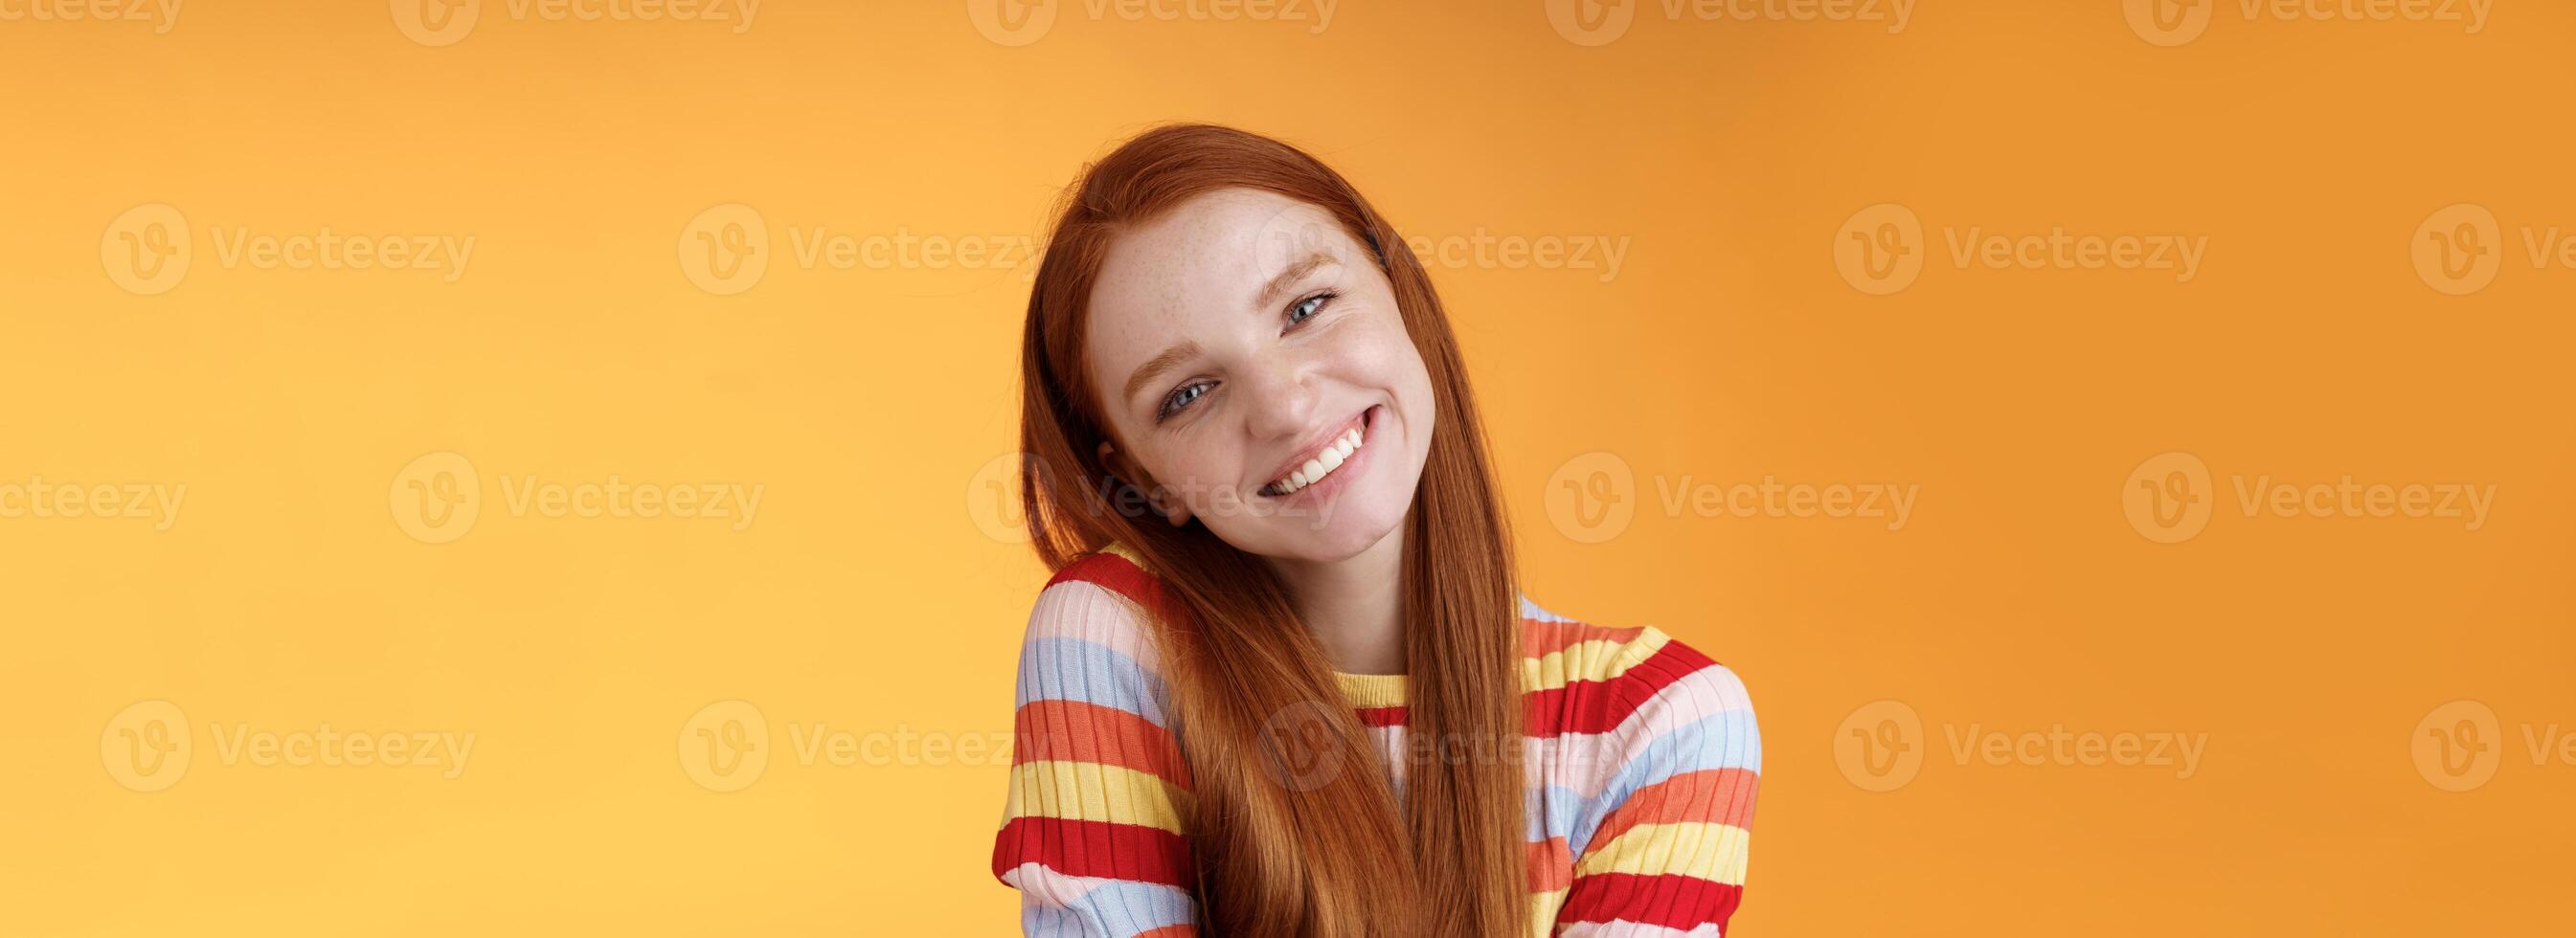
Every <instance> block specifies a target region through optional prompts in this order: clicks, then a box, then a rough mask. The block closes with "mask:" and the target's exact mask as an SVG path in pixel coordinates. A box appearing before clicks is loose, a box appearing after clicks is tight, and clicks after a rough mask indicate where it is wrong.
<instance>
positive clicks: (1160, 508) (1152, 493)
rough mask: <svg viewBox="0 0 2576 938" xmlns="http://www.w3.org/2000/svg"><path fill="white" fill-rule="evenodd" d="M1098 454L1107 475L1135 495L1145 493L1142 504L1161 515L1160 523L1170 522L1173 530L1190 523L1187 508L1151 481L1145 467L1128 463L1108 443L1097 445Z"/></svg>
mask: <svg viewBox="0 0 2576 938" xmlns="http://www.w3.org/2000/svg"><path fill="white" fill-rule="evenodd" d="M1099 452H1100V464H1101V465H1104V466H1107V467H1109V472H1110V474H1112V475H1115V476H1117V477H1118V478H1119V479H1121V480H1123V481H1125V482H1126V483H1127V484H1128V485H1131V486H1134V487H1135V488H1136V490H1137V491H1139V492H1143V493H1145V500H1146V501H1147V502H1149V503H1151V504H1152V505H1153V508H1154V510H1155V511H1157V512H1161V513H1162V515H1163V520H1165V521H1168V522H1171V525H1172V526H1173V527H1176V528H1177V527H1180V526H1181V525H1184V524H1188V523H1190V506H1189V505H1188V504H1187V503H1185V502H1183V501H1181V498H1180V495H1179V494H1178V493H1176V492H1173V491H1172V490H1171V489H1170V488H1168V487H1166V486H1164V485H1163V484H1162V483H1159V482H1156V481H1154V479H1153V476H1152V475H1151V474H1149V473H1147V472H1146V471H1145V467H1143V466H1139V465H1137V464H1136V461H1135V460H1132V459H1128V458H1127V454H1126V453H1122V452H1119V451H1118V448H1117V447H1115V446H1111V445H1109V441H1108V440H1102V441H1100V450H1099Z"/></svg>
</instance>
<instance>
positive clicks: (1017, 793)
mask: <svg viewBox="0 0 2576 938" xmlns="http://www.w3.org/2000/svg"><path fill="white" fill-rule="evenodd" d="M1099 556H1100V555H1094V556H1093V557H1092V558H1085V560H1083V561H1077V562H1076V563H1074V564H1071V565H1068V566H1067V567H1066V569H1065V570H1064V571H1063V572H1061V573H1059V574H1058V575H1057V576H1056V578H1055V579H1054V580H1053V581H1052V582H1050V583H1049V584H1048V585H1047V586H1046V588H1045V589H1043V590H1041V591H1040V592H1039V594H1038V598H1037V602H1036V605H1035V608H1033V609H1032V610H1031V611H1030V614H1029V624H1028V633H1027V636H1026V638H1025V639H1024V640H1023V642H1022V645H1021V650H1020V662H1019V684H1018V689H1017V692H1016V694H1015V708H1014V710H1015V717H1014V724H1015V726H1014V733H1015V742H1014V745H1013V750H1012V753H1011V777H1010V785H1009V794H1008V800H1007V803H1006V804H1005V805H1004V809H1003V814H1002V826H1001V830H1000V831H999V832H997V833H996V834H995V836H994V840H993V875H994V876H995V877H996V878H998V879H1000V880H1001V881H1002V882H1003V883H1006V884H1008V885H1010V886H1011V887H1013V888H1015V889H1018V890H1019V891H1020V895H1021V903H1020V907H1021V913H1020V923H1021V927H1022V930H1023V932H1024V933H1026V934H1029V935H1045V936H1066V938H1092V936H1117V938H1128V936H1138V935H1143V936H1151V938H1179V936H1185V935H1195V934H1196V933H1197V930H1196V923H1197V920H1198V906H1197V902H1196V900H1195V898H1194V897H1193V895H1192V894H1191V891H1190V886H1191V884H1192V883H1194V882H1195V880H1196V876H1195V873H1194V867H1193V865H1192V863H1191V861H1190V855H1189V848H1188V845H1187V843H1186V841H1185V840H1184V839H1183V836H1182V834H1183V831H1184V827H1183V820H1182V819H1183V818H1185V817H1187V816H1188V807H1189V803H1190V801H1189V799H1190V785H1189V778H1188V772H1187V767H1186V764H1185V763H1184V762H1183V761H1182V760H1181V757H1180V750H1179V747H1178V745H1177V743H1176V741H1175V740H1174V739H1173V738H1172V735H1171V733H1170V731H1169V729H1168V727H1169V725H1170V722H1169V719H1168V714H1167V711H1166V706H1167V705H1168V702H1169V696H1168V692H1167V691H1166V689H1165V687H1164V685H1163V680H1162V677H1161V676H1160V675H1159V674H1158V673H1156V662H1155V658H1154V654H1153V651H1152V647H1151V645H1150V644H1149V642H1148V641H1147V638H1148V633H1147V632H1146V628H1147V623H1146V622H1145V621H1144V619H1143V618H1142V615H1141V613H1140V612H1139V610H1138V608H1137V607H1136V606H1135V605H1134V604H1133V601H1132V600H1131V599H1129V598H1128V597H1127V596H1126V595H1123V594H1122V593H1121V592H1119V590H1118V588H1117V587H1120V586H1126V585H1129V584H1124V583H1118V582H1116V581H1114V580H1110V579H1109V578H1108V577H1104V576H1101V575H1100V574H1103V573H1114V571H1106V570H1104V569H1103V565H1102V564H1101V563H1100V562H1098V560H1097V558H1099ZM1086 565H1088V568H1087V569H1086ZM1130 569H1132V568H1130Z"/></svg>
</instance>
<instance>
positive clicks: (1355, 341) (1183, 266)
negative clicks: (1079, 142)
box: [1084, 189, 1434, 561]
mask: <svg viewBox="0 0 2576 938" xmlns="http://www.w3.org/2000/svg"><path fill="white" fill-rule="evenodd" d="M1090 304H1091V318H1090V322H1089V324H1088V326H1087V327H1086V334H1085V335H1084V341H1085V342H1086V343H1087V345H1086V348H1087V349H1088V352H1089V359H1090V368H1091V380H1092V386H1093V387H1095V388H1098V389H1099V394H1100V397H1101V401H1100V404H1101V407H1102V409H1103V410H1104V411H1105V412H1106V413H1107V414H1108V421H1109V429H1110V436H1111V442H1110V443H1105V444H1103V446H1102V451H1103V453H1104V454H1106V456H1107V460H1108V464H1109V466H1110V467H1111V470H1112V471H1114V472H1117V473H1118V474H1119V476H1120V477H1121V478H1123V479H1125V480H1127V481H1128V482H1129V483H1131V484H1134V485H1136V486H1138V487H1139V488H1142V489H1145V490H1147V491H1154V490H1156V489H1157V488H1158V487H1162V488H1163V489H1164V490H1165V491H1164V497H1162V498H1161V499H1160V500H1158V502H1157V506H1158V507H1160V508H1162V509H1164V510H1165V511H1166V512H1167V513H1172V514H1179V515H1180V517H1182V518H1187V517H1196V518H1198V519H1199V521H1200V522H1201V523H1203V524H1205V525H1207V526H1208V529H1209V530H1210V531H1213V532H1215V533H1216V535H1217V536H1218V537H1219V538H1222V539H1224V540H1225V542H1226V543H1228V544H1231V545H1233V546H1234V547H1235V548H1236V549H1239V550H1243V551H1245V552H1248V553H1252V554H1256V555H1259V556H1263V557H1273V558H1281V559H1294V560H1316V561H1333V560H1341V559H1344V558H1347V557H1350V556H1352V555H1354V554H1357V553H1359V552H1360V551H1361V550H1362V549H1364V548H1367V547H1368V546H1369V545H1371V544H1375V543H1377V541H1378V539H1380V538H1382V537H1385V536H1386V534H1387V533H1388V532H1390V531H1393V530H1395V527H1396V525H1398V524H1400V523H1402V522H1403V520H1404V515H1405V512H1406V510H1407V509H1408V508H1409V507H1410V506H1411V505H1412V504H1413V492H1414V488H1415V487H1416V486H1417V485H1418V484H1419V483H1420V481H1421V479H1422V466H1423V462H1424V461H1425V459H1426V458H1428V456H1429V454H1430V452H1431V426H1432V420H1433V416H1434V415H1433V413H1432V409H1433V408H1432V400H1431V376H1430V373H1429V372H1428V371H1427V370H1426V369H1425V368H1424V367H1423V365H1422V356H1421V354H1420V353H1419V352H1417V351H1416V350H1415V349H1414V347H1413V340H1412V339H1411V338H1410V337H1409V336H1407V335H1406V333H1405V331H1404V319H1403V316H1402V315H1401V314H1400V313H1399V312H1398V311H1397V310H1396V306H1395V292H1394V290H1393V289H1392V288H1391V287H1390V286H1389V285H1388V283H1387V279H1386V275H1385V274H1384V273H1383V272H1381V271H1379V270H1378V267H1377V262H1376V261H1375V260H1374V259H1373V258H1372V257H1371V255H1370V253H1369V250H1368V248H1367V247H1366V246H1365V245H1363V244H1361V243H1360V242H1358V241H1356V240H1354V239H1353V238H1352V237H1351V236H1350V234H1349V233H1348V232H1346V231H1344V230H1343V229H1342V226H1341V225H1340V224H1339V223H1338V222H1336V221H1334V220H1333V218H1332V216H1331V215H1329V214H1327V213H1325V212H1324V210H1323V209H1320V208H1317V207H1315V206H1313V205H1310V204H1307V203H1304V202H1300V201H1297V200H1294V199H1290V198H1287V197H1285V196H1281V195H1277V194H1274V193H1270V192H1266V191H1261V190H1255V189H1221V190H1217V191H1214V192H1209V193H1207V194H1204V195H1200V196H1197V197H1195V198H1192V199H1190V200H1189V201H1186V202H1183V203H1181V204H1180V205H1179V206H1176V207H1174V208H1173V209H1172V210H1171V211H1169V212H1167V213H1165V214H1163V215H1162V216H1160V217H1157V218H1156V219H1154V220H1153V221H1152V222H1150V223H1147V224H1143V225H1138V226H1134V227H1132V228H1129V229H1128V230H1126V231H1124V232H1122V233H1121V234H1120V235H1119V236H1118V238H1117V240H1116V241H1115V242H1114V243H1113V244H1112V245H1111V246H1110V249H1109V254H1108V257H1107V258H1106V260H1105V261H1104V262H1103V264H1102V266H1101V271H1100V276H1099V280H1098V282H1097V283H1096V284H1095V285H1094V286H1093V288H1092V292H1091V298H1090ZM1182 512H1186V514H1180V513H1182Z"/></svg>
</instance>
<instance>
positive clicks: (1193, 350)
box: [1124, 341, 1199, 401]
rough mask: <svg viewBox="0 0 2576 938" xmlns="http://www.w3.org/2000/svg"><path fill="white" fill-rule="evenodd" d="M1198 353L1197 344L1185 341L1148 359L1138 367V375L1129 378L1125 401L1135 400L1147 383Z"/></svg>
mask: <svg viewBox="0 0 2576 938" xmlns="http://www.w3.org/2000/svg"><path fill="white" fill-rule="evenodd" d="M1198 353H1199V344H1198V343H1197V342H1195V341H1184V342H1178V343H1174V344H1173V345H1172V347H1171V348H1167V349H1164V350H1163V353H1162V354H1160V355H1156V356H1154V357H1152V358H1149V359H1146V360H1145V363H1144V364H1142V365H1138V366H1136V373H1134V374H1131V375H1128V376H1127V394H1126V397H1125V398H1124V399H1126V400H1131V401H1132V400H1135V399H1136V392H1137V391H1139V390H1142V389H1143V388H1144V387H1145V382H1148V381H1152V380H1154V376H1155V375H1159V374H1162V373H1163V372H1166V371H1170V370H1172V369H1173V368H1174V367H1177V366H1179V365H1180V363H1182V362H1185V361H1188V360H1190V358H1191V357H1192V356H1195V355H1197V354H1198Z"/></svg>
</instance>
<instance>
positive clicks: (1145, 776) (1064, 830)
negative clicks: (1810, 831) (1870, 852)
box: [993, 545, 1762, 938]
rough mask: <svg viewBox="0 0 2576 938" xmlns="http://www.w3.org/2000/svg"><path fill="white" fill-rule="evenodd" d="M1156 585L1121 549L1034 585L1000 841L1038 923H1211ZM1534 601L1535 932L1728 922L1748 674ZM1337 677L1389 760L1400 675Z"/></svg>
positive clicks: (1025, 922) (1756, 774)
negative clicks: (1160, 649) (1173, 725)
mask: <svg viewBox="0 0 2576 938" xmlns="http://www.w3.org/2000/svg"><path fill="white" fill-rule="evenodd" d="M1159 588H1160V587H1159V586H1158V584H1157V581H1156V580H1155V579H1154V577H1153V576H1152V575H1151V574H1148V573H1146V572H1145V571H1144V570H1142V569H1141V568H1139V567H1138V566H1137V564H1136V562H1135V558H1134V555H1133V554H1131V553H1129V552H1127V551H1125V550H1124V549H1122V548H1121V547H1119V546H1117V545H1112V546H1111V547H1110V548H1109V549H1108V550H1106V551H1103V552H1099V553H1093V554H1087V555H1085V556H1083V557H1081V558H1080V559H1077V560H1075V561H1074V562H1072V563H1069V564H1066V565H1065V567H1064V569H1062V570H1060V571H1057V573H1056V574H1055V576H1054V578H1052V579H1050V580H1049V581H1048V582H1047V585H1046V587H1045V588H1044V589H1042V590H1041V591H1040V592H1039V593H1038V598H1037V604H1036V608H1035V609H1034V610H1033V611H1032V612H1031V614H1030V617H1029V624H1028V633H1027V637H1026V638H1025V640H1024V641H1023V643H1022V647H1021V651H1020V662H1019V689H1018V693H1017V699H1016V707H1017V715H1016V719H1015V723H1016V726H1015V729H1016V741H1015V745H1014V749H1013V752H1012V756H1011V778H1010V789H1009V796H1008V799H1007V803H1006V804H1005V806H1004V810H1003V813H1002V825H1001V830H1000V832H999V833H998V834H996V835H995V837H994V840H993V875H994V876H996V877H998V878H1000V879H1001V881H1002V882H1003V883H1005V884H1007V885H1010V886H1012V887H1014V888H1016V889H1018V890H1019V891H1020V894H1021V914H1020V923H1021V927H1022V930H1023V931H1024V932H1025V933H1027V934H1030V935H1050V936H1059V935H1060V936H1083V938H1089V936H1122V938H1124V936H1138V935H1141V936H1150V938H1180V936H1189V935H1195V934H1197V929H1196V923H1197V921H1198V914H1197V913H1198V904H1197V900H1196V898H1195V897H1194V896H1193V895H1192V894H1191V891H1190V884H1192V883H1194V882H1195V881H1196V872H1195V868H1194V866H1193V864H1192V861H1191V858H1190V852H1189V845H1188V843H1187V841H1186V839H1185V838H1184V837H1183V831H1184V830H1186V828H1185V826H1184V823H1185V822H1184V819H1185V818H1187V817H1188V816H1189V811H1188V808H1189V805H1190V798H1191V793H1190V782H1189V773H1188V769H1187V766H1186V764H1185V763H1184V762H1183V760H1182V757H1181V754H1180V750H1179V748H1178V745H1177V743H1176V742H1175V740H1174V739H1173V737H1172V735H1171V734H1170V732H1169V731H1168V729H1167V727H1169V726H1170V721H1169V716H1170V713H1169V710H1168V709H1167V708H1168V707H1169V705H1170V700H1169V698H1168V696H1167V690H1166V688H1165V686H1164V684H1163V680H1162V678H1161V676H1160V674H1159V672H1158V667H1157V663H1156V658H1155V652H1154V649H1153V646H1152V644H1151V642H1150V641H1149V638H1148V632H1147V630H1148V629H1149V628H1151V626H1150V625H1149V624H1148V622H1147V620H1146V619H1145V618H1144V615H1143V613H1142V611H1141V609H1142V607H1148V606H1151V605H1153V604H1155V603H1156V602H1157V601H1158V599H1157V596H1156V592H1157V591H1158V590H1159ZM1520 605H1521V614H1520V628H1521V636H1522V644H1523V658H1522V661H1521V683H1522V687H1523V689H1524V694H1523V700H1524V702H1525V710H1524V714H1525V717H1524V722H1525V723H1526V726H1525V732H1526V733H1527V734H1528V737H1529V739H1528V746H1527V748H1526V750H1525V753H1524V755H1525V757H1526V764H1527V766H1528V767H1529V773H1528V774H1529V780H1528V785H1527V787H1526V789H1525V791H1526V794H1527V800H1526V801H1525V802H1524V803H1525V806H1526V812H1525V813H1526V816H1527V818H1528V831H1529V833H1528V844H1529V889H1530V934H1531V935H1533V936H1541V938H1545V936H1563V938H1608V936H1614V935H1615V936H1623V938H1624V936H1656V938H1665V936H1682V935H1689V936H1716V935H1718V934H1720V933H1721V932H1722V931H1723V930H1724V929H1725V927H1726V922H1727V918H1728V916H1729V915H1731V914H1733V912H1734V911H1735V908H1736V904H1737V902H1738V901H1740V899H1741V898H1742V896H1743V892H1744V870H1745V860H1746V856H1747V847H1748V844H1747V839H1748V836H1749V835H1748V833H1747V832H1748V829H1749V828H1750V826H1751V825H1752V821H1753V801H1754V792H1755V789H1756V788H1757V786H1758V782H1759V778H1760V772H1761V769H1762V743H1761V733H1760V732H1759V731H1758V730H1757V729H1756V728H1755V726H1754V720H1753V710H1752V705H1751V702H1750V701H1749V700H1748V699H1747V697H1746V696H1745V692H1744V685H1743V683H1742V682H1740V681H1738V680H1737V679H1736V676H1735V673H1734V672H1732V671H1729V670H1727V669H1726V667H1725V666H1724V665H1720V664H1718V663H1716V662H1714V661H1711V660H1709V658H1708V657H1706V656H1704V655H1702V654H1700V653H1699V652H1698V651H1696V650H1694V649H1692V648H1691V647H1690V646H1688V645H1684V644H1683V643H1681V642H1680V641H1677V640H1675V639H1673V638H1672V637H1671V636H1668V635H1666V634H1664V633H1663V632H1661V631H1659V630H1657V629H1655V628H1654V627H1652V626H1638V627H1633V628H1604V627H1600V626H1594V625H1587V624H1584V623H1581V622H1576V621H1573V620H1570V619H1566V618H1563V617H1560V616H1555V615H1551V614H1549V613H1547V612H1545V611H1543V610H1541V609H1539V608H1538V607H1537V606H1536V605H1534V604H1532V603H1531V602H1530V601H1529V599H1528V598H1527V597H1526V596H1524V597H1521V599H1520ZM1335 679H1336V680H1337V681H1338V682H1339V683H1340V685H1341V688H1342V691H1343V693H1344V694H1345V696H1347V697H1348V698H1349V702H1350V703H1351V705H1352V706H1353V707H1354V708H1355V709H1356V711H1357V713H1358V716H1359V718H1360V722H1361V724H1362V725H1363V726H1366V727H1368V728H1369V729H1368V732H1369V733H1370V735H1371V736H1372V738H1373V739H1374V740H1375V741H1376V742H1378V743H1379V744H1380V745H1381V746H1383V747H1384V752H1385V754H1386V755H1385V757H1384V761H1382V762H1381V764H1380V766H1379V768H1380V769H1381V770H1386V771H1394V770H1395V769H1396V768H1397V767H1399V766H1400V765H1401V764H1402V761H1403V760H1402V759H1400V758H1396V754H1399V753H1401V752H1403V748H1402V747H1403V746H1404V735H1403V734H1404V682H1405V679H1406V678H1405V676H1404V675H1364V674H1348V673H1343V672H1338V671H1337V672H1335ZM1393 780H1394V781H1395V783H1396V786H1397V790H1398V793H1399V795H1400V794H1401V791H1402V778H1401V777H1400V775H1398V776H1396V777H1394V778H1393Z"/></svg>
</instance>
